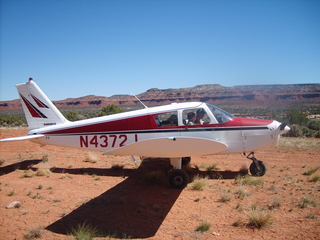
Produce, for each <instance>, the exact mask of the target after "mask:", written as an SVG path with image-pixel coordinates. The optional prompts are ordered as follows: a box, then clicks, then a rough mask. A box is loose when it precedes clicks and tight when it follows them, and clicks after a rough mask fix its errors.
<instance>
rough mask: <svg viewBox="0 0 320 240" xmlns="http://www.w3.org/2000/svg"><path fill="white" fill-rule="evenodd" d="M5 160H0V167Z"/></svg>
mask: <svg viewBox="0 0 320 240" xmlns="http://www.w3.org/2000/svg"><path fill="white" fill-rule="evenodd" d="M5 161H6V160H5V159H4V158H0V166H2V165H3V164H4V162H5Z"/></svg>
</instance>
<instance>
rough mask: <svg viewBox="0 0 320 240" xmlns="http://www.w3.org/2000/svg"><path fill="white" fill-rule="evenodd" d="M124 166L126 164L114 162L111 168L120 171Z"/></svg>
mask: <svg viewBox="0 0 320 240" xmlns="http://www.w3.org/2000/svg"><path fill="white" fill-rule="evenodd" d="M123 168H124V165H122V164H114V165H112V167H111V169H112V170H115V171H120V170H122V169H123Z"/></svg>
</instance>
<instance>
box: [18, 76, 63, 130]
mask: <svg viewBox="0 0 320 240" xmlns="http://www.w3.org/2000/svg"><path fill="white" fill-rule="evenodd" d="M16 87H17V89H18V92H19V95H20V99H21V104H22V106H23V111H24V114H25V116H26V119H27V122H28V126H29V129H30V130H32V129H37V128H42V127H46V126H50V125H58V124H64V123H67V122H68V120H67V119H66V118H65V117H64V116H63V115H62V114H61V112H60V111H59V110H58V109H57V108H56V106H55V105H54V104H53V103H52V102H51V101H50V100H49V98H48V97H47V96H46V95H45V94H44V93H43V92H42V90H41V89H40V88H39V87H38V85H37V84H36V83H35V82H33V80H32V78H29V82H27V83H23V84H18V85H16Z"/></svg>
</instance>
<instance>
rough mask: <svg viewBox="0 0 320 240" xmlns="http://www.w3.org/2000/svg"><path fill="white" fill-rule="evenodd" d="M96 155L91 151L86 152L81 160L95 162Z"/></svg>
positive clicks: (96, 159)
mask: <svg viewBox="0 0 320 240" xmlns="http://www.w3.org/2000/svg"><path fill="white" fill-rule="evenodd" d="M98 159H99V158H98V156H97V155H96V154H95V153H93V152H88V154H87V156H86V158H85V159H84V160H83V161H84V162H91V163H96V162H97V161H98Z"/></svg>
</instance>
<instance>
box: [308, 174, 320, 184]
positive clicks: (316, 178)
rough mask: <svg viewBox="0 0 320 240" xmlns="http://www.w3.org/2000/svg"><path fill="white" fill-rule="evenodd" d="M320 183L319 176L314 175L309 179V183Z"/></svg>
mask: <svg viewBox="0 0 320 240" xmlns="http://www.w3.org/2000/svg"><path fill="white" fill-rule="evenodd" d="M319 181H320V175H314V176H312V177H311V178H310V182H319Z"/></svg>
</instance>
